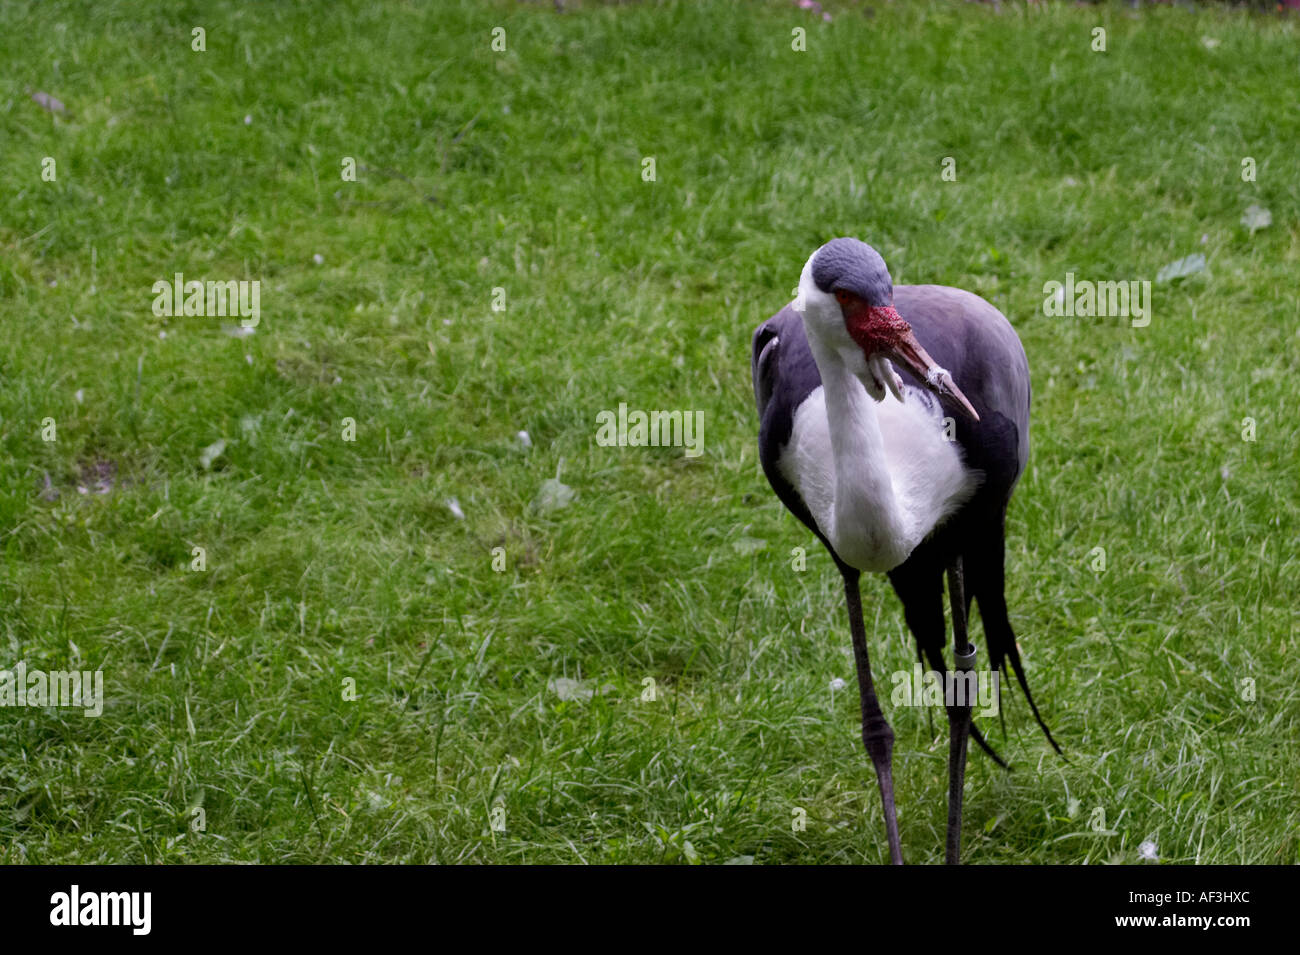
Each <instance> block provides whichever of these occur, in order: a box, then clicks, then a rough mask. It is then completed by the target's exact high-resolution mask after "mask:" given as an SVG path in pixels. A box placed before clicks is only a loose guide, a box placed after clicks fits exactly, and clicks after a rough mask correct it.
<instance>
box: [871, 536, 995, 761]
mask: <svg viewBox="0 0 1300 955" xmlns="http://www.w3.org/2000/svg"><path fill="white" fill-rule="evenodd" d="M922 546H924V545H922ZM943 574H944V565H943V564H942V563H940V562H938V561H929V560H927V561H924V562H922V561H920V560H914V561H908V562H907V563H906V564H904V565H903V566H902V567H901V568H898V569H897V570H894V571H893V572H892V573H890V575H889V582H890V583H891V584H893V586H894V592H895V593H897V594H898V599H899V600H901V601H902V602H903V616H904V617H905V618H906V620H907V627H908V629H909V630H911V631H912V636H913V637H915V638H916V649H917V657H918V658H919V659H920V662H921V665H922V666H923V667H924V666H926V665H927V664H928V665H929V668H930V669H931V670H933V671H934V672H935V673H937V674H939V677H940V680H941V681H942V682H943V685H945V686H946V685H947V683H948V680H947V676H946V674H947V672H948V664H947V663H946V662H944V659H943V645H944V641H945V636H946V634H947V627H946V625H945V624H944V620H943ZM971 596H972V595H971V593H970V591H969V590H968V591H967V594H966V602H965V604H964V606H965V607H966V617H965V618H964V619H967V620H969V619H970V603H971ZM925 717H926V724H927V726H929V727H930V735H931V736H933V735H934V728H933V726H932V725H931V724H930V708H929V707H926V710H925ZM970 735H971V739H973V740H975V742H976V743H978V744H979V747H980V749H982V750H984V752H986V753H987V754H988V755H989V758H991V759H992V760H993V762H995V763H997V764H998V765H999V766H1001V767H1002V768H1003V769H1006V768H1007V764H1006V761H1005V760H1003V759H1002V757H1001V756H999V755H998V754H997V753H996V752H995V751H994V749H993V747H992V746H990V745H989V743H988V740H986V739H985V738H984V734H983V733H981V732H980V730H979V727H978V726H976V725H975V721H974V720H973V719H972V720H971V724H970Z"/></svg>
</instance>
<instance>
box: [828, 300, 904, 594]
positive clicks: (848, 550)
mask: <svg viewBox="0 0 1300 955" xmlns="http://www.w3.org/2000/svg"><path fill="white" fill-rule="evenodd" d="M804 325H805V330H806V331H807V332H808V344H809V346H810V347H811V349H812V353H813V358H814V359H816V361H817V369H818V371H820V372H821V378H822V388H823V389H824V391H825V395H826V418H827V423H828V425H829V431H830V444H831V454H832V456H833V457H834V492H833V494H834V504H833V508H832V515H833V525H834V526H832V527H830V528H827V529H826V530H828V531H829V533H828V535H827V536H828V537H829V538H830V540H831V543H832V545H833V546H834V547H835V550H836V552H837V553H839V555H840V556H841V557H842V558H843V559H844V560H846V561H847V562H848V563H849V564H851V565H853V566H856V567H858V568H859V569H872V568H871V566H868V565H882V564H887V565H888V566H889V567H894V566H896V565H897V564H899V563H901V562H902V561H903V560H906V559H907V555H908V554H909V553H910V552H911V549H912V546H913V543H914V542H912V543H909V542H907V541H906V540H905V538H906V537H907V536H908V534H907V530H906V525H907V520H906V517H905V515H904V514H903V512H902V509H901V508H900V507H899V502H898V498H897V496H896V495H895V493H894V484H893V479H892V477H891V475H890V472H889V468H888V467H887V463H886V456H885V442H884V439H883V437H882V436H881V432H880V422H879V417H878V415H879V412H878V402H877V400H876V399H874V398H872V396H871V395H869V394H868V393H867V389H866V387H865V386H864V385H863V383H862V380H861V378H860V377H859V375H858V373H857V372H856V371H855V369H854V368H853V367H851V366H852V365H856V364H858V363H861V364H862V370H863V371H865V368H866V362H865V359H864V358H863V357H862V353H861V352H856V354H855V349H847V348H841V347H838V346H837V345H836V344H828V343H826V342H824V341H822V339H821V337H820V336H819V335H818V334H817V331H816V327H815V326H813V325H812V323H809V322H805V323H804ZM886 400H888V399H886Z"/></svg>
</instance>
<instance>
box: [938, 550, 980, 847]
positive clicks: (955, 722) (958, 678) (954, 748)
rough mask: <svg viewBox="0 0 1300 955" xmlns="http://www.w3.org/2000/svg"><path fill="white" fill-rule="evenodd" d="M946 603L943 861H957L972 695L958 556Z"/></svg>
mask: <svg viewBox="0 0 1300 955" xmlns="http://www.w3.org/2000/svg"><path fill="white" fill-rule="evenodd" d="M948 604H949V607H950V608H951V610H952V646H953V656H954V658H955V666H954V671H955V672H954V673H953V678H952V680H951V682H950V683H949V686H950V687H951V688H952V691H953V697H952V698H951V699H949V700H948V701H947V703H948V841H947V847H946V851H945V852H944V861H945V862H946V863H948V865H956V864H957V863H958V862H960V861H961V803H962V793H963V791H964V789H965V785H966V744H967V742H968V741H969V739H970V728H971V722H970V711H971V702H972V698H973V696H974V687H975V685H976V680H975V673H974V669H975V645H974V644H973V643H971V642H970V640H969V639H968V638H967V636H966V611H967V610H968V604H967V603H966V594H965V583H964V581H963V580H962V560H961V556H960V555H958V556H957V557H955V558H953V561H952V563H951V564H950V565H949V566H948Z"/></svg>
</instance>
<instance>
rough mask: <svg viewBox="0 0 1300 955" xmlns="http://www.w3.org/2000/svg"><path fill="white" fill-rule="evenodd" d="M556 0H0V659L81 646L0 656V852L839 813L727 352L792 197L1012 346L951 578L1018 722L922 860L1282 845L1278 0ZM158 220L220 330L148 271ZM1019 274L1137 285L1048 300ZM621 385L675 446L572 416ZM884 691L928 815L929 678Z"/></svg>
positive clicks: (841, 785) (1108, 857)
mask: <svg viewBox="0 0 1300 955" xmlns="http://www.w3.org/2000/svg"><path fill="white" fill-rule="evenodd" d="M567 7H568V9H566V10H564V11H562V12H561V11H557V10H556V9H555V6H554V5H553V4H551V3H540V2H539V3H516V2H509V0H497V2H468V0H464V2H441V3H431V4H417V3H404V2H382V3H372V2H348V3H339V4H330V5H327V6H325V5H317V4H307V3H290V2H284V3H268V4H236V3H222V2H218V3H161V2H148V3H120V2H109V3H84V2H78V3H67V2H64V3H59V2H55V3H34V2H30V3H29V2H23V3H17V2H16V3H8V4H5V5H3V6H2V7H0V62H3V63H4V64H5V67H6V68H5V71H4V72H5V77H4V80H3V83H0V150H2V151H0V156H2V158H3V162H0V249H2V250H3V254H2V255H0V311H2V313H3V317H4V327H3V331H2V332H0V442H2V453H0V550H2V552H3V559H2V562H0V668H4V669H10V670H12V669H13V668H14V667H15V666H16V665H17V664H18V663H19V662H22V663H24V665H25V666H26V667H27V668H29V669H40V670H44V671H57V670H70V669H76V670H88V671H93V670H98V671H102V673H103V680H104V710H103V714H102V715H101V716H99V717H87V716H85V715H83V713H82V711H81V710H80V709H72V708H67V707H53V706H45V707H40V706H37V707H32V706H28V707H16V706H15V707H4V708H0V861H4V862H32V863H68V862H115V863H116V862H131V863H157V862H171V863H178V862H204V863H211V862H233V861H256V862H265V863H279V862H298V863H316V862H354V863H361V862H418V863H426V862H441V863H451V862H496V863H502V862H537V863H544V862H658V861H683V862H695V861H698V862H706V863H711V862H726V861H732V860H739V861H750V860H751V859H752V861H754V862H758V863H781V862H785V863H794V862H799V863H847V862H870V863H875V862H881V861H885V860H887V858H888V855H887V851H886V846H885V840H884V828H883V823H882V815H881V809H880V805H879V796H878V793H877V790H876V784H875V779H874V776H873V774H872V772H871V768H870V764H869V762H868V761H867V759H866V755H865V753H864V752H863V749H862V745H861V740H860V728H859V715H858V703H857V699H856V693H855V692H853V688H854V674H853V661H852V657H851V654H850V646H849V636H848V627H847V621H846V617H845V614H844V609H843V601H842V596H841V592H840V585H839V578H838V575H837V574H836V573H835V571H834V568H833V566H832V565H831V563H830V559H829V557H828V556H827V555H826V554H825V552H824V551H823V550H822V549H821V548H820V546H819V545H818V544H817V542H816V540H815V539H814V538H813V537H812V535H811V534H810V533H809V532H808V531H807V530H806V529H805V528H804V527H803V526H802V525H800V524H799V523H798V522H797V521H796V520H795V519H794V518H793V517H791V516H790V515H789V514H787V513H786V512H785V511H784V509H783V508H782V506H781V505H780V503H779V502H778V501H777V499H776V498H775V496H774V495H773V494H772V493H771V491H770V490H769V488H768V486H767V483H766V481H765V480H764V478H763V476H762V473H761V471H760V469H759V467H758V463H757V453H756V428H757V422H756V415H755V411H754V402H753V395H752V390H751V385H750V381H749V343H750V335H751V333H752V330H753V328H754V326H755V325H756V324H758V323H759V322H760V321H762V320H763V319H765V318H766V317H767V316H769V315H771V314H772V313H774V312H776V311H777V310H778V309H780V308H781V307H782V306H783V305H784V304H785V303H786V302H787V301H788V300H789V297H790V293H791V289H792V288H793V287H794V285H795V284H796V282H797V281H798V276H799V270H800V268H801V267H802V265H803V263H804V261H805V259H806V258H807V257H808V255H809V254H810V253H811V252H812V250H813V249H815V248H816V247H817V246H818V245H819V244H821V243H822V242H824V241H826V240H827V239H829V238H831V237H833V236H836V235H855V236H858V237H860V238H862V239H864V240H866V241H868V242H870V243H871V244H872V245H873V246H875V247H876V248H877V249H878V250H879V251H880V252H881V253H882V254H883V255H884V257H885V259H886V261H887V262H888V263H889V265H890V267H891V271H892V273H893V277H894V280H895V282H897V283H899V284H903V283H920V282H934V283H940V284H948V285H954V286H959V287H962V288H967V289H970V290H972V291H975V292H978V293H979V294H981V295H983V296H984V297H986V298H988V299H989V300H990V301H992V302H993V303H995V304H996V305H998V306H999V307H1000V308H1001V309H1002V310H1003V311H1004V312H1005V313H1006V314H1007V316H1008V317H1009V318H1010V320H1011V321H1012V323H1013V324H1014V325H1015V327H1016V329H1017V331H1018V332H1019V334H1020V337H1021V339H1022V340H1023V342H1024V345H1025V349H1026V352H1027V353H1028V356H1029V362H1030V368H1031V370H1032V374H1033V389H1034V409H1033V415H1034V417H1033V429H1032V453H1031V460H1030V466H1029V469H1028V471H1027V473H1026V475H1025V477H1024V478H1023V479H1022V482H1021V484H1020V486H1019V488H1018V490H1017V493H1016V496H1015V498H1014V499H1013V502H1012V507H1011V512H1010V518H1009V526H1008V603H1009V606H1010V607H1011V618H1012V622H1013V624H1014V625H1015V626H1016V628H1017V632H1018V635H1019V638H1020V645H1021V648H1022V651H1023V654H1024V658H1025V661H1026V666H1027V671H1028V676H1029V680H1030V683H1031V686H1033V688H1034V690H1035V695H1036V698H1037V701H1038V703H1039V705H1040V707H1041V708H1042V710H1043V712H1044V715H1045V717H1046V718H1047V720H1048V722H1049V725H1051V727H1052V729H1053V732H1054V734H1055V736H1056V737H1057V739H1058V740H1060V742H1061V743H1062V745H1063V747H1064V749H1065V751H1066V754H1067V757H1068V760H1066V759H1061V758H1059V757H1057V756H1056V755H1055V754H1054V753H1053V752H1052V751H1051V749H1050V748H1049V747H1048V745H1047V744H1046V742H1045V741H1044V740H1043V738H1042V736H1041V734H1039V733H1038V731H1037V728H1036V727H1035V725H1034V724H1033V721H1032V719H1031V718H1030V716H1029V713H1028V709H1027V707H1026V706H1025V705H1024V701H1023V698H1021V697H1020V696H1019V694H1018V692H1012V693H1011V694H1009V696H1010V698H1009V700H1007V701H1006V702H1007V712H1006V726H1005V733H1004V731H1003V728H1002V727H1001V726H999V725H998V722H997V721H996V720H993V721H986V722H985V723H984V725H985V727H986V728H987V729H988V730H989V734H990V738H991V740H992V742H993V744H994V745H995V746H996V747H997V748H999V750H1001V751H1002V752H1003V753H1004V755H1006V756H1007V757H1008V759H1009V760H1010V761H1011V763H1012V765H1013V771H1012V772H1010V773H1007V772H1004V771H1002V770H1000V769H998V768H997V767H996V766H995V765H994V764H993V763H992V762H991V761H990V760H988V759H987V758H986V757H984V756H983V755H982V754H979V753H978V752H976V753H974V754H973V755H972V758H971V765H970V769H969V771H968V774H967V790H966V792H967V795H966V833H965V840H964V858H965V861H968V862H972V863H1106V862H1137V861H1138V860H1139V858H1140V856H1151V855H1154V856H1156V857H1157V858H1159V860H1160V861H1161V862H1163V863H1296V862H1297V861H1300V841H1298V840H1300V837H1298V835H1297V833H1300V800H1298V799H1297V796H1296V792H1297V787H1298V786H1300V692H1298V691H1297V686H1296V673H1297V662H1296V656H1297V654H1300V646H1298V645H1297V619H1298V617H1300V601H1297V599H1296V596H1295V587H1296V580H1297V576H1298V572H1300V562H1298V560H1297V557H1296V551H1297V547H1296V545H1297V538H1298V537H1300V535H1298V533H1297V528H1298V519H1300V506H1298V504H1297V488H1298V487H1300V454H1298V453H1297V446H1298V445H1300V423H1298V419H1297V395H1298V394H1300V388H1298V387H1297V383H1296V378H1297V373H1298V371H1300V368H1298V367H1297V364H1298V363H1297V357H1296V356H1297V353H1298V352H1300V322H1298V321H1297V315H1298V308H1300V292H1298V291H1297V288H1298V286H1297V282H1296V275H1297V269H1298V268H1300V239H1298V236H1297V226H1298V223H1300V202H1298V200H1300V175H1298V173H1297V154H1296V144H1297V142H1300V113H1298V112H1297V111H1296V109H1295V103H1296V102H1297V93H1298V90H1297V87H1298V86H1300V75H1298V73H1297V62H1298V61H1297V39H1298V36H1300V30H1298V29H1297V20H1296V18H1295V17H1294V16H1292V17H1286V16H1273V15H1259V14H1249V13H1244V12H1233V11H1225V10H1222V9H1219V8H1199V9H1195V10H1194V9H1188V8H1182V7H1178V8H1174V7H1159V8H1143V9H1140V10H1136V11H1135V10H1132V9H1130V8H1129V7H1128V6H1127V5H1122V6H1121V5H1115V6H1104V5H1103V6H1069V5H1057V4H1042V5H1037V6H1033V7H1025V6H1022V5H1018V4H1003V5H1002V6H1001V8H1000V9H995V8H994V7H992V6H989V5H983V4H967V3H947V2H932V3H903V2H894V3H887V2H877V3H869V4H862V3H849V2H843V3H836V2H833V0H827V5H826V9H827V10H828V11H829V12H830V14H831V20H830V21H829V22H826V21H824V20H823V19H822V17H821V16H820V14H819V13H818V12H816V11H806V10H802V9H799V8H798V7H797V6H796V5H795V4H793V3H786V2H776V0H772V2H758V0H751V2H721V0H708V2H695V3H692V2H679V3H664V4H655V3H639V4H628V5H617V6H612V5H604V4H597V3H593V2H588V3H569V4H568V5H567ZM1098 27H1100V28H1103V29H1104V31H1105V49H1104V50H1099V49H1094V47H1096V46H1097V45H1098V37H1099V35H1098V34H1095V33H1094V30H1095V29H1096V28H1098ZM196 28H201V29H202V30H203V31H204V32H203V34H201V35H200V36H201V38H202V42H201V43H200V42H199V38H198V37H196V34H195V33H194V30H195V29H196ZM497 28H500V29H501V30H503V31H504V32H503V33H502V32H500V31H498V30H497ZM796 28H798V29H799V30H801V31H803V32H802V34H800V35H796V34H795V33H794V32H792V31H795V30H796ZM494 31H497V32H494ZM494 41H496V42H495V45H496V46H498V47H500V46H502V45H504V49H494V48H493V46H494ZM196 46H202V47H203V49H201V50H199V49H195V47H196ZM792 46H803V47H805V48H804V49H802V50H795V49H792ZM41 93H44V94H47V96H46V97H42V96H40V95H39V94H41ZM33 94H38V95H37V96H36V97H35V98H34V97H33ZM47 97H54V98H57V100H58V101H59V103H58V104H55V103H53V102H51V101H50V100H49V99H48V98H47ZM38 99H39V100H42V102H38V101H37V100H38ZM60 105H61V106H62V108H61V109H60V108H59V106H60ZM47 158H48V159H51V160H53V164H51V163H49V162H47V161H46V160H47ZM649 159H653V163H648V162H647V161H646V160H649ZM1245 160H1250V162H1245ZM349 162H350V163H351V164H352V165H351V168H352V169H355V177H351V176H350V167H349ZM51 174H52V177H51ZM652 174H653V175H652ZM1252 207H1255V208H1254V209H1252ZM1264 210H1267V213H1268V215H1267V216H1265V215H1264V214H1263V211H1264ZM1265 220H1271V221H1269V222H1268V224H1266V225H1265V224H1264V222H1265ZM1197 255H1200V256H1204V263H1205V267H1204V268H1197V266H1198V265H1199V260H1193V263H1195V264H1193V265H1192V266H1190V269H1189V268H1188V267H1186V266H1185V268H1184V271H1190V274H1187V275H1185V276H1182V277H1178V278H1172V279H1171V278H1168V277H1167V276H1168V272H1167V271H1166V274H1165V276H1164V277H1162V276H1161V271H1162V269H1166V267H1167V266H1169V265H1170V264H1171V263H1176V262H1179V261H1180V260H1186V259H1187V258H1188V257H1189V256H1197ZM178 272H179V273H183V275H184V276H185V278H186V279H187V280H190V279H197V280H218V281H226V280H239V281H250V282H251V281H256V282H259V283H260V286H259V287H260V321H259V323H258V324H257V325H256V327H254V328H252V329H251V333H250V332H249V330H247V329H245V328H243V326H242V325H241V324H240V322H239V319H238V318H237V317H236V318H225V319H223V318H220V317H216V316H195V315H191V316H185V315H173V316H168V315H165V314H164V315H158V314H155V310H154V309H153V307H152V306H153V304H154V302H155V297H156V296H155V292H154V291H153V286H154V284H155V283H156V282H160V281H162V282H164V283H170V282H171V281H172V279H173V276H174V275H175V274H176V273H178ZM1067 273H1074V275H1075V276H1076V277H1077V278H1078V279H1088V280H1092V281H1128V280H1134V281H1150V282H1152V286H1151V320H1150V322H1149V324H1145V325H1134V324H1133V323H1132V322H1130V321H1129V320H1127V319H1123V318H1115V317H1065V316H1056V315H1049V314H1045V311H1046V310H1045V308H1044V299H1045V297H1046V296H1045V294H1044V285H1045V283H1048V282H1051V281H1060V282H1065V280H1066V276H1067ZM1158 278H1161V280H1160V281H1157V279H1158ZM620 403H624V404H626V405H627V406H628V408H630V409H644V410H659V409H662V410H683V411H688V412H690V413H691V414H692V416H694V414H695V413H697V412H698V413H701V414H702V417H703V422H704V433H703V443H702V452H703V453H701V454H699V455H698V456H692V455H688V454H686V453H685V449H683V448H681V447H608V446H604V445H603V444H601V443H598V442H597V440H596V437H597V419H598V416H599V415H600V414H601V412H602V411H615V412H616V411H617V409H618V408H619V405H620ZM1247 419H1249V421H1247ZM520 432H525V433H526V435H527V439H525V438H523V437H521V436H520V434H519V433H520ZM196 548H197V549H198V550H197V551H196ZM797 548H803V549H804V550H805V551H806V562H801V561H800V560H799V559H798V552H797V551H796V549H797ZM1098 548H1100V549H1101V550H1098ZM800 568H802V569H800ZM863 593H864V604H865V606H866V622H867V629H868V635H869V639H870V646H871V651H872V654H873V663H874V666H875V668H876V672H877V678H878V680H880V681H882V682H885V683H886V685H888V684H887V679H888V677H887V675H888V674H890V673H892V672H896V671H900V670H909V669H910V667H911V665H912V662H913V659H914V651H913V648H912V644H911V637H910V635H908V633H907V631H906V628H905V625H904V623H903V618H902V613H901V609H900V606H899V604H898V602H897V600H896V598H895V597H894V596H893V594H892V592H891V591H890V590H889V588H888V585H887V582H886V581H885V580H884V579H883V578H877V577H872V578H869V579H866V580H864V586H863ZM975 636H976V640H977V642H979V643H981V645H982V636H981V631H980V628H979V626H978V624H976V625H975ZM836 680H844V681H846V684H847V686H846V687H845V689H841V690H838V691H837V690H835V689H832V685H833V684H834V681H836ZM648 681H653V682H648ZM651 697H653V698H651ZM886 713H887V715H888V717H889V719H890V720H891V722H892V723H893V725H894V729H895V731H896V733H897V736H898V739H897V743H896V746H895V774H896V779H897V788H898V807H899V818H900V828H901V834H902V842H903V850H904V855H905V857H906V858H907V861H908V862H913V863H925V862H936V861H941V860H942V858H943V855H942V852H943V849H942V846H943V831H944V822H945V819H946V806H945V798H946V757H947V733H946V722H945V720H944V718H943V715H942V713H937V714H934V718H932V719H927V716H926V712H925V711H924V710H922V709H916V708H905V707H894V706H890V705H888V704H887V705H886ZM1144 843H1147V844H1148V845H1146V846H1145V847H1143V844H1144Z"/></svg>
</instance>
